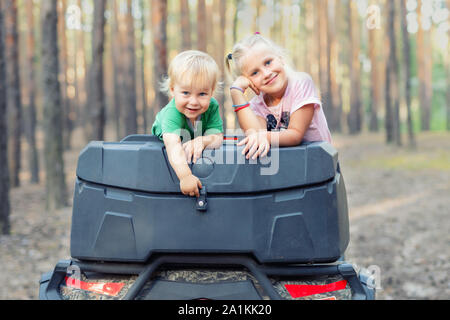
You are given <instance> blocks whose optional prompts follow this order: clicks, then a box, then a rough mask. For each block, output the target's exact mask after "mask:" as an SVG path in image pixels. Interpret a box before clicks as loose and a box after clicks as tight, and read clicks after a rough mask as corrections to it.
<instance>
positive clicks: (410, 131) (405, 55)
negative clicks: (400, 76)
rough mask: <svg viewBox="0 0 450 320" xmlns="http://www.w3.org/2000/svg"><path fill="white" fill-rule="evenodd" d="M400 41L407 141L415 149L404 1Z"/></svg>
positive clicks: (402, 2)
mask: <svg viewBox="0 0 450 320" xmlns="http://www.w3.org/2000/svg"><path fill="white" fill-rule="evenodd" d="M400 5H401V7H400V9H401V19H402V39H403V61H404V81H405V102H406V111H407V126H408V141H409V146H410V147H411V148H415V147H416V139H415V136H414V129H413V121H412V111H411V48H410V44H409V34H408V22H407V20H406V15H407V13H408V12H407V10H406V0H401V4H400Z"/></svg>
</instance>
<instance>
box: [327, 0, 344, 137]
mask: <svg viewBox="0 0 450 320" xmlns="http://www.w3.org/2000/svg"><path fill="white" fill-rule="evenodd" d="M329 5H330V6H331V13H330V16H328V19H329V21H330V23H329V24H328V37H329V58H328V60H329V61H328V81H329V83H328V86H329V90H330V92H331V97H330V99H331V101H332V105H333V109H332V110H333V112H331V119H330V120H329V121H330V129H331V130H333V131H337V132H341V131H342V127H341V115H342V97H341V91H340V89H339V83H338V81H337V72H338V68H339V47H340V44H339V42H338V41H336V39H337V37H336V34H337V30H338V28H339V25H340V19H339V18H338V17H339V15H338V13H337V11H336V9H337V5H339V3H337V1H336V0H331V1H329Z"/></svg>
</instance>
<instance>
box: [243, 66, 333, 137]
mask: <svg viewBox="0 0 450 320" xmlns="http://www.w3.org/2000/svg"><path fill="white" fill-rule="evenodd" d="M288 79H289V80H288V86H287V88H286V92H285V93H284V96H283V98H282V99H281V102H280V103H279V104H278V105H277V106H272V107H268V106H267V105H266V102H265V101H264V97H263V93H261V94H260V95H259V96H256V97H254V98H253V99H252V100H250V107H251V108H252V110H253V112H254V113H255V114H256V115H257V116H260V117H263V118H264V119H266V117H267V115H269V114H272V115H273V116H274V117H275V119H276V120H277V129H280V130H283V129H286V128H287V127H288V125H289V118H290V115H291V114H293V113H294V112H295V111H297V110H298V109H300V108H301V107H303V106H305V105H309V104H314V116H313V119H312V121H311V124H310V126H309V128H308V130H307V131H306V133H305V135H304V137H303V140H304V141H327V142H329V143H330V144H331V134H330V130H329V129H328V124H327V119H326V118H325V114H324V112H323V110H322V102H321V101H320V98H319V95H318V92H317V89H316V86H315V85H314V81H313V80H312V78H311V76H310V75H309V74H307V73H305V72H295V73H293V74H292V75H290V76H289V78H288ZM281 109H282V110H281ZM280 120H281V121H280Z"/></svg>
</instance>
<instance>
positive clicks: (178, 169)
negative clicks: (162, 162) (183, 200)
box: [163, 133, 202, 197]
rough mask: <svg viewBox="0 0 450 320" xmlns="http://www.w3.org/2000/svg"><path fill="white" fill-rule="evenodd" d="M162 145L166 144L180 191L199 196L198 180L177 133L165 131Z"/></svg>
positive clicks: (199, 183) (200, 186)
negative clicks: (187, 160)
mask: <svg viewBox="0 0 450 320" xmlns="http://www.w3.org/2000/svg"><path fill="white" fill-rule="evenodd" d="M163 140H164V145H165V146H166V150H167V156H168V157H169V162H170V165H171V166H172V168H173V170H174V171H175V174H176V175H177V177H178V179H179V180H180V189H181V192H182V193H183V194H185V195H189V196H191V197H192V196H196V197H199V196H200V192H199V190H198V189H199V188H200V189H201V188H202V183H201V182H200V180H199V179H198V178H197V177H196V176H194V175H193V174H192V171H191V169H190V168H189V166H188V164H187V162H186V156H185V153H184V150H183V146H182V145H181V139H180V137H179V136H178V135H177V134H173V133H165V134H164V135H163Z"/></svg>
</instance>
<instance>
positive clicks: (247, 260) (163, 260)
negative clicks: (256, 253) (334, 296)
mask: <svg viewBox="0 0 450 320" xmlns="http://www.w3.org/2000/svg"><path fill="white" fill-rule="evenodd" d="M162 266H189V267H207V266H213V267H245V268H246V269H248V271H249V272H250V273H251V274H252V275H253V276H254V277H255V279H256V280H257V281H258V283H259V284H260V286H261V288H262V289H263V291H264V293H265V294H266V295H267V296H268V297H269V298H270V299H272V300H280V299H281V297H280V295H279V294H278V293H277V292H276V290H275V289H274V287H273V285H272V283H271V282H270V280H269V278H268V276H282V277H291V276H333V275H340V276H342V277H343V278H344V279H345V280H347V281H348V284H349V286H350V288H351V291H352V299H353V300H368V299H373V297H374V291H373V289H369V288H368V287H367V283H366V282H365V280H364V279H363V278H362V277H361V278H360V276H358V274H357V273H356V271H355V269H354V268H353V266H352V265H351V264H349V263H346V262H337V263H335V264H308V265H288V266H286V265H267V264H259V263H257V262H255V260H254V259H253V258H251V257H249V256H245V255H211V254H165V255H160V256H155V257H154V258H152V259H151V260H150V261H149V263H147V264H130V263H112V262H107V263H105V262H91V261H79V260H60V261H59V262H58V263H57V265H56V266H55V268H54V270H53V272H49V273H46V274H44V275H43V276H42V277H41V280H40V285H41V290H40V299H44V300H61V299H62V296H61V293H60V290H59V287H60V285H61V284H62V282H63V281H64V279H65V277H66V276H67V272H68V270H69V268H70V267H72V268H74V267H78V268H79V269H80V271H81V272H98V273H104V274H121V275H138V277H137V279H136V281H135V282H134V283H133V285H132V286H131V288H130V289H129V290H128V292H127V293H126V295H125V297H124V298H123V299H124V300H134V299H136V297H137V296H138V294H139V293H140V292H141V290H142V289H143V287H144V285H145V284H146V283H147V281H148V280H149V279H150V278H151V276H152V275H153V274H154V273H155V272H156V271H157V269H158V268H160V267H162Z"/></svg>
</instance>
